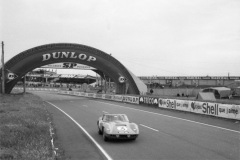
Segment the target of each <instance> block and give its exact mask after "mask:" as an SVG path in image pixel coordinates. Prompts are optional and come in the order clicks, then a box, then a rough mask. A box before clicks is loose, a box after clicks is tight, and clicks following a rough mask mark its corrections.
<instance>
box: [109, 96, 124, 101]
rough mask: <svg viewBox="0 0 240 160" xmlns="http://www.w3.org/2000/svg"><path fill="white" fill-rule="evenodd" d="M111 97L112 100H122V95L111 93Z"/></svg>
mask: <svg viewBox="0 0 240 160" xmlns="http://www.w3.org/2000/svg"><path fill="white" fill-rule="evenodd" d="M112 99H113V100H114V101H119V102H122V101H123V96H122V95H113V97H112Z"/></svg>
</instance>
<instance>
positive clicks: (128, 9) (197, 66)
mask: <svg viewBox="0 0 240 160" xmlns="http://www.w3.org/2000/svg"><path fill="white" fill-rule="evenodd" d="M0 19H1V23H0V40H1V41H4V53H5V62H6V61H8V60H9V59H11V58H12V57H14V56H15V55H17V54H19V53H20V52H22V51H25V50H27V49H30V48H33V47H36V46H40V45H44V44H49V43H78V44H83V45H87V46H91V47H93V48H97V49H99V50H101V51H103V52H105V53H109V54H110V53H111V55H112V56H113V57H114V58H116V59H117V60H118V61H120V62H121V63H122V64H123V65H124V66H125V67H126V68H128V69H129V70H130V71H131V72H133V73H134V74H135V75H136V76H228V74H229V75H230V76H240V0H0ZM59 72H60V73H63V74H64V73H69V72H71V73H72V74H84V73H85V72H86V71H85V72H84V71H82V70H71V71H69V70H68V71H65V70H61V71H59Z"/></svg>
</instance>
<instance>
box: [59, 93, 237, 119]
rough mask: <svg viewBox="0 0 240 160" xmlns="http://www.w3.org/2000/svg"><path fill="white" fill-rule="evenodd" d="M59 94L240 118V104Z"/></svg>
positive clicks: (142, 97) (95, 94) (146, 97)
mask: <svg viewBox="0 0 240 160" xmlns="http://www.w3.org/2000/svg"><path fill="white" fill-rule="evenodd" d="M58 93H59V94H68V95H75V96H82V97H90V98H98V99H106V100H112V101H118V102H124V103H132V104H138V105H148V106H152V107H159V108H165V109H172V110H179V111H185V112H192V113H197V114H204V115H210V116H215V117H222V118H227V119H235V120H240V105H235V104H221V103H213V102H200V101H192V100H179V99H167V98H159V97H148V96H141V95H139V96H129V95H111V94H99V93H85V92H74V91H59V92H58Z"/></svg>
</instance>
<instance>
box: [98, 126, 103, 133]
mask: <svg viewBox="0 0 240 160" xmlns="http://www.w3.org/2000/svg"><path fill="white" fill-rule="evenodd" d="M98 134H99V135H102V134H103V132H102V131H101V130H100V128H99V127H98Z"/></svg>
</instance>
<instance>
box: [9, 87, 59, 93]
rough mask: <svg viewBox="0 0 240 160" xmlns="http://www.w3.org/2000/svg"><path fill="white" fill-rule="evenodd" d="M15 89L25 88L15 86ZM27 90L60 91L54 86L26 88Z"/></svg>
mask: <svg viewBox="0 0 240 160" xmlns="http://www.w3.org/2000/svg"><path fill="white" fill-rule="evenodd" d="M13 89H18V90H23V87H14V88H13ZM26 90H27V91H54V92H58V89H54V88H26Z"/></svg>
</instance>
